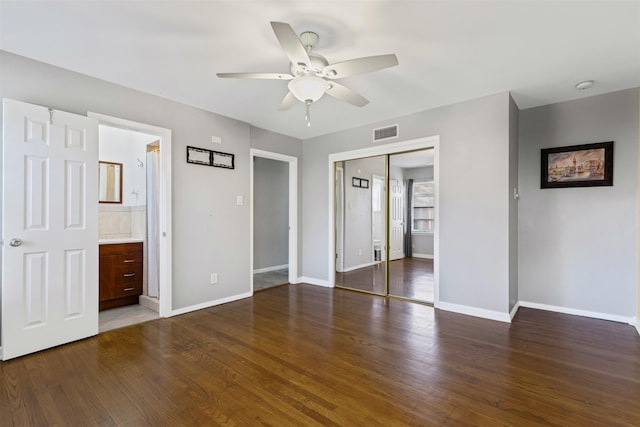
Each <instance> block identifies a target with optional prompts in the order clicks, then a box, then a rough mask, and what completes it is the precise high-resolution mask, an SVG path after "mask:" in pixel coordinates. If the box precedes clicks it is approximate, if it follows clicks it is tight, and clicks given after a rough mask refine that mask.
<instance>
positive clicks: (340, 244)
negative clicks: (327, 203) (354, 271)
mask: <svg viewBox="0 0 640 427" xmlns="http://www.w3.org/2000/svg"><path fill="white" fill-rule="evenodd" d="M338 175H340V188H341V196H342V200H341V203H342V208H343V209H341V210H340V212H338V215H339V216H340V224H341V227H340V228H339V229H338V228H337V227H336V252H335V253H336V270H338V271H340V272H342V271H343V270H344V168H342V167H341V166H336V181H337V180H338ZM334 186H335V183H334ZM336 197H337V195H336ZM336 200H337V199H336ZM338 248H339V250H338ZM338 254H339V255H340V256H338Z"/></svg>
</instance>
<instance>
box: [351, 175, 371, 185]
mask: <svg viewBox="0 0 640 427" xmlns="http://www.w3.org/2000/svg"><path fill="white" fill-rule="evenodd" d="M351 186H352V187H356V188H369V180H368V179H365V178H357V177H355V176H354V177H353V178H351Z"/></svg>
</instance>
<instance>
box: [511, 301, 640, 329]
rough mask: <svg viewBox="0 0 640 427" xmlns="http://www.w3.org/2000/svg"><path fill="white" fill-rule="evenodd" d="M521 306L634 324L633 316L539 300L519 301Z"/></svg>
mask: <svg viewBox="0 0 640 427" xmlns="http://www.w3.org/2000/svg"><path fill="white" fill-rule="evenodd" d="M518 305H519V306H520V307H526V308H535V309H538V310H546V311H554V312H556V313H563V314H571V315H574V316H583V317H590V318H592V319H601V320H610V321H612V322H620V323H627V324H629V325H632V324H633V317H627V316H619V315H617V314H609V313H599V312H596V311H587V310H578V309H575V308H569V307H559V306H556V305H548V304H539V303H537V302H528V301H519V302H518Z"/></svg>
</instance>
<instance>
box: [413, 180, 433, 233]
mask: <svg viewBox="0 0 640 427" xmlns="http://www.w3.org/2000/svg"><path fill="white" fill-rule="evenodd" d="M434 214H435V189H434V186H433V181H424V182H414V183H413V194H412V197H411V215H412V217H411V231H412V232H413V233H433V230H434V225H435V224H434V222H435V216H434Z"/></svg>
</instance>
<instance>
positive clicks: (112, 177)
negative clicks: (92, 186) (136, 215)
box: [98, 161, 122, 203]
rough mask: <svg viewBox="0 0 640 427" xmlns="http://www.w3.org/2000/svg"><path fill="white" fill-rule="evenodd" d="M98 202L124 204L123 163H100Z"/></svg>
mask: <svg viewBox="0 0 640 427" xmlns="http://www.w3.org/2000/svg"><path fill="white" fill-rule="evenodd" d="M99 168H100V169H99V173H98V188H99V191H98V201H99V202H100V203H122V163H114V162H102V161H101V162H99Z"/></svg>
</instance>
